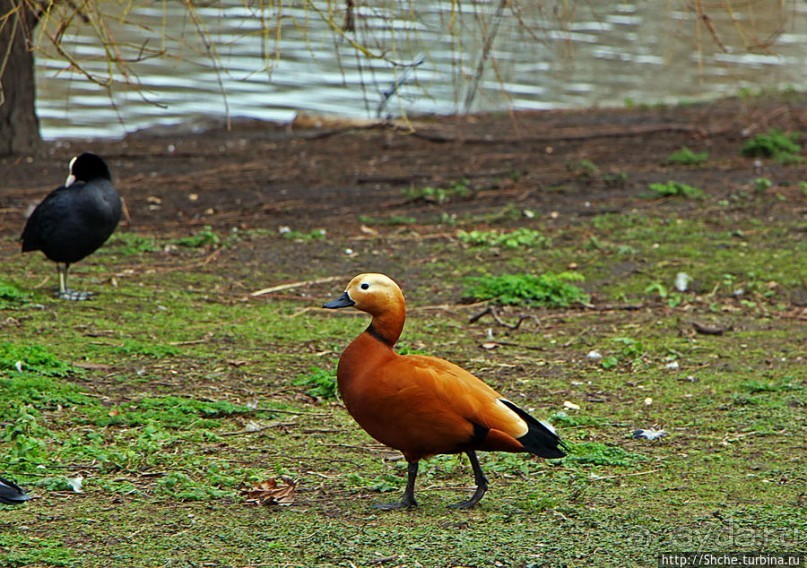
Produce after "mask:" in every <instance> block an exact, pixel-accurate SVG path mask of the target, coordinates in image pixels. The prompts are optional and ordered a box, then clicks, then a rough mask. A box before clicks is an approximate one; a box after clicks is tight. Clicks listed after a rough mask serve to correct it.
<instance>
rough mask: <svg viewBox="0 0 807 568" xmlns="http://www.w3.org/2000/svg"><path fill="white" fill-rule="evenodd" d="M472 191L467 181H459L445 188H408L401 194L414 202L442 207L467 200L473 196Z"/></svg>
mask: <svg viewBox="0 0 807 568" xmlns="http://www.w3.org/2000/svg"><path fill="white" fill-rule="evenodd" d="M473 193H474V191H473V189H472V188H471V186H470V184H469V182H468V180H466V179H461V180H459V181H456V182H454V183H453V184H451V185H449V186H447V187H432V186H426V187H410V188H407V189H405V190H404V192H403V194H404V196H405V197H406V198H407V199H410V200H411V201H414V202H426V203H435V204H437V205H442V204H444V203H447V202H449V201H451V200H456V199H467V198H469V197H472V196H473Z"/></svg>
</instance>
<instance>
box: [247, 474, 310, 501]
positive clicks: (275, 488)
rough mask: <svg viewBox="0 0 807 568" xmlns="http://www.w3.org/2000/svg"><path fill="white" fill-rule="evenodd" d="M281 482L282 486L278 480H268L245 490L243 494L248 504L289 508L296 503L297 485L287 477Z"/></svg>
mask: <svg viewBox="0 0 807 568" xmlns="http://www.w3.org/2000/svg"><path fill="white" fill-rule="evenodd" d="M280 481H281V483H282V484H279V483H278V480H277V479H267V480H265V481H261V482H258V483H256V484H255V485H254V486H252V488H251V489H245V490H243V491H242V493H243V494H244V496H245V497H246V498H247V503H254V504H255V505H281V506H284V507H288V506H289V505H291V504H292V503H294V499H295V496H296V494H297V484H296V483H295V482H294V481H293V480H291V479H289V478H287V477H283V478H281V479H280Z"/></svg>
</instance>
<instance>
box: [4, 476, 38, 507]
mask: <svg viewBox="0 0 807 568" xmlns="http://www.w3.org/2000/svg"><path fill="white" fill-rule="evenodd" d="M30 498H31V496H30V495H28V494H27V493H26V492H25V491H23V490H22V489H21V488H20V486H19V485H17V484H16V483H14V482H13V481H9V480H8V479H3V478H2V477H0V503H5V504H6V505H19V504H20V503H24V502H26V501H28V499H30Z"/></svg>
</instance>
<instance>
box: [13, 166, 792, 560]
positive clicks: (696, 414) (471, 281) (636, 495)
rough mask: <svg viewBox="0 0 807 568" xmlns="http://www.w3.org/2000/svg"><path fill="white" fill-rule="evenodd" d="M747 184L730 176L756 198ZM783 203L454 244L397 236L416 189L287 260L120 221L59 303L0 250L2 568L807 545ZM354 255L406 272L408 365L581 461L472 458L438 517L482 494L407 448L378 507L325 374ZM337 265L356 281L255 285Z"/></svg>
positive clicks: (341, 322) (506, 226) (639, 553)
mask: <svg viewBox="0 0 807 568" xmlns="http://www.w3.org/2000/svg"><path fill="white" fill-rule="evenodd" d="M661 159H663V156H659V157H658V158H657V159H655V160H654V162H653V163H656V164H658V163H659V161H660V160H661ZM630 173H631V175H633V172H632V171H631V172H630ZM568 175H569V176H575V177H576V176H577V174H576V173H575V172H569V173H568ZM527 177H528V178H529V176H527ZM741 177H742V176H741ZM748 179H749V178H748V177H747V176H745V177H742V180H743V181H742V184H745V187H742V186H740V185H737V186H736V187H733V188H730V190H731V191H736V192H737V195H740V194H741V193H743V192H745V193H749V192H747V189H748V188H747V183H748ZM738 183H739V182H738ZM780 187H781V186H779V185H777V190H778V189H779V188H780ZM791 189H792V190H793V193H792V194H793V195H796V194H797V193H798V191H799V190H798V188H796V187H793V188H791ZM535 191H538V190H535ZM775 193H776V191H758V192H750V195H748V196H747V197H743V198H737V199H735V198H734V197H733V196H732V195H729V196H728V197H726V196H725V195H723V196H721V197H720V199H724V198H725V199H726V200H727V201H728V204H726V205H723V204H721V202H720V201H719V200H718V198H717V197H713V196H710V195H708V194H706V195H704V196H703V198H702V199H703V206H701V204H700V203H698V204H697V205H695V204H693V203H691V202H687V200H685V199H681V200H677V199H671V200H666V201H665V202H662V203H659V204H653V206H652V207H650V206H648V204H647V202H645V201H643V200H641V199H635V200H633V201H631V202H630V206H626V207H623V208H621V210H622V211H623V212H618V213H597V212H596V211H594V210H591V211H590V213H591V214H588V215H586V216H585V217H581V218H580V219H579V220H574V219H572V220H568V221H567V219H569V217H567V216H566V215H565V214H564V215H561V216H560V217H559V218H558V219H555V220H551V221H550V220H546V222H543V223H541V222H539V221H541V218H538V219H536V218H532V219H526V218H524V217H522V216H521V215H511V214H509V213H508V214H506V215H502V214H500V213H501V211H502V209H501V207H502V203H501V202H498V203H495V204H492V205H491V206H490V210H489V211H487V212H484V211H483V212H481V213H480V212H478V211H477V213H476V214H477V215H478V217H476V218H474V219H476V222H477V224H478V226H474V222H473V219H471V218H468V219H467V222H463V229H464V230H465V231H466V233H467V234H468V235H474V234H475V236H474V237H473V239H475V240H476V241H478V242H479V244H476V243H472V242H468V246H458V245H457V242H456V241H457V240H458V239H459V237H456V238H455V235H457V233H455V230H450V231H448V232H446V229H445V227H440V226H433V225H417V224H415V223H414V222H410V220H409V219H410V213H411V218H415V217H416V214H417V212H418V210H419V208H422V209H428V210H429V212H430V214H432V215H433V214H434V208H433V207H432V204H431V203H429V204H428V206H427V207H423V206H422V203H413V204H409V205H407V206H405V207H404V209H403V210H401V209H398V210H390V211H389V212H388V215H387V214H386V213H385V215H386V216H384V217H380V219H389V220H390V225H391V226H392V227H391V228H389V230H388V231H385V224H384V223H382V222H378V223H375V225H378V227H376V228H377V229H378V230H379V233H380V235H378V236H375V235H373V236H367V235H365V234H362V233H361V232H360V231H359V230H357V229H355V227H352V228H351V229H350V230H347V231H343V232H339V231H331V230H329V232H328V236H327V238H323V239H318V238H312V239H311V240H310V242H308V244H307V245H306V246H303V247H301V246H299V244H297V243H296V242H295V241H294V240H287V239H284V238H279V237H278V236H277V233H276V231H275V230H274V228H273V229H272V230H267V231H263V232H262V231H258V230H255V231H254V232H251V233H249V234H248V235H247V234H246V231H245V232H243V233H239V234H238V238H235V237H234V236H233V233H228V232H226V231H225V230H223V229H221V228H218V227H217V228H210V229H207V228H204V229H203V230H201V231H200V232H198V233H196V234H195V236H196V237H197V238H196V239H195V240H194V243H195V245H194V246H180V247H179V249H178V250H176V247H178V246H179V245H178V244H177V242H176V240H175V239H176V235H173V234H168V233H165V234H154V235H149V236H140V235H137V234H135V233H127V234H128V235H130V236H125V237H124V236H123V235H122V234H119V235H117V237H116V239H115V240H114V241H112V242H111V243H110V244H109V246H108V248H105V249H102V251H99V254H97V255H94V256H93V257H91V258H90V259H88V260H87V261H85V262H84V263H80V264H78V265H77V266H76V268H75V272H74V273H73V276H72V278H74V282H78V283H80V285H81V286H82V287H86V288H88V289H93V290H95V291H98V292H100V294H99V295H98V297H97V298H96V299H94V300H93V301H91V302H84V303H66V302H61V301H57V300H55V299H53V298H52V297H51V295H50V291H51V289H52V285H53V281H52V279H53V277H54V275H53V272H54V271H53V270H52V266H51V265H50V263H48V262H46V261H44V260H42V259H41V258H39V257H35V256H31V255H28V256H24V257H21V256H20V255H18V254H16V253H17V242H16V240H15V237H16V235H11V236H7V237H5V238H3V239H2V240H0V249H2V250H3V252H6V253H8V254H7V255H6V257H5V258H6V259H7V260H6V261H5V263H4V272H3V274H2V276H0V333H2V334H3V336H2V337H3V338H2V340H0V464H2V469H1V470H0V474H1V475H3V476H8V477H11V478H13V479H15V480H16V481H18V482H19V483H21V484H22V485H23V486H24V487H25V488H26V489H27V490H28V491H29V492H31V493H33V494H34V495H35V496H36V498H35V499H34V500H33V501H31V502H29V503H27V504H25V505H22V506H19V507H11V506H5V505H0V518H2V521H1V523H2V530H0V566H2V567H7V566H10V567H16V566H32V565H36V566H40V565H41V566H87V567H90V568H93V567H101V566H131V567H141V566H143V567H146V566H149V567H150V566H167V565H175V566H191V565H227V566H247V565H272V566H348V565H351V563H352V564H355V565H358V566H370V565H391V564H395V565H401V566H418V565H421V566H458V565H462V566H474V567H476V566H480V567H481V566H491V565H497V564H498V565H502V566H601V565H603V566H604V565H615V564H618V565H620V566H647V565H655V563H656V558H657V555H658V554H660V553H662V552H683V551H690V550H711V551H735V552H736V551H758V550H763V551H798V550H803V549H804V545H805V542H804V535H805V534H807V522H805V519H804V515H803V511H802V503H801V501H802V500H803V487H804V481H805V479H804V473H803V470H804V467H803V463H802V461H803V458H802V456H801V454H799V451H798V450H799V448H800V447H801V445H802V444H803V431H804V412H803V409H804V403H805V389H806V388H807V384H806V383H805V378H804V372H803V370H804V355H803V337H804V333H803V331H804V323H803V321H802V320H801V319H799V318H800V317H802V316H800V314H801V310H802V308H803V301H804V300H803V298H804V297H805V296H804V294H805V286H806V285H807V284H805V279H806V278H807V274H805V271H804V266H807V246H805V242H804V239H803V235H804V227H803V221H802V220H801V219H800V218H798V216H795V215H792V214H790V213H789V211H788V212H785V213H782V211H783V209H784V208H783V206H782V205H781V204H780V202H779V201H778V200H777V196H776V195H774V194H775ZM542 197H543V196H542ZM527 205H533V204H530V203H526V202H524V203H521V202H519V208H518V209H516V212H517V213H518V212H520V211H521V208H522V207H524V206H527ZM609 207H610V204H609ZM409 208H411V210H410V209H409ZM536 210H539V208H538V207H537V206H536ZM759 211H764V212H765V215H764V217H761V216H760V214H759ZM444 213H446V214H453V213H454V212H453V211H451V210H446V211H445V212H444ZM485 213H488V216H485ZM398 215H400V218H399V217H397V216H398ZM352 219H353V220H354V221H355V220H356V219H357V217H356V216H353V217H352ZM404 219H405V220H404ZM460 220H463V217H462V216H460ZM399 221H401V222H403V223H404V224H406V225H413V227H412V231H410V230H408V229H409V227H407V230H406V231H400V227H395V226H394V225H395V224H397V223H398V222H399ZM273 222H274V221H273ZM362 222H364V221H362ZM368 222H369V221H368ZM490 226H494V227H496V228H495V230H490V229H487V228H482V227H490ZM354 229H355V230H354ZM307 231H308V229H305V230H303V231H301V232H302V233H303V234H310V233H307ZM415 231H416V232H417V238H416V239H414V238H413V236H412V234H413V233H414V232H415ZM210 234H212V235H215V236H216V238H213V237H211V236H210ZM514 236H517V237H516V238H515V241H517V242H518V245H517V246H513V247H511V246H508V245H507V244H504V243H505V242H506V239H508V238H511V239H512V238H513V237H514ZM467 238H469V239H471V237H467ZM500 239H504V241H500ZM543 239H546V240H547V243H548V242H549V241H550V240H551V246H547V243H544V241H543ZM522 241H523V242H522ZM413 243H416V245H415V244H413ZM166 245H171V246H173V247H174V249H175V250H166ZM348 247H349V248H351V249H353V250H354V251H355V256H352V257H349V258H346V257H345V255H344V254H343V251H344V249H345V248H348ZM210 248H217V249H226V250H221V251H220V254H216V255H212V256H211V254H210V251H209V249H210ZM104 251H106V252H104ZM12 253H13V254H12ZM107 253H108V254H107ZM571 264H574V265H575V268H574V269H571V268H570V265H571ZM367 269H381V270H384V271H385V272H388V273H389V274H391V275H393V276H395V277H396V278H397V279H398V280H399V281H401V283H402V285H403V288H404V292H405V294H406V296H407V300H408V302H409V313H408V320H407V325H406V328H405V330H404V334H403V336H402V338H401V340H402V345H401V351H402V352H409V353H427V354H434V355H439V356H443V357H445V358H447V359H450V360H452V361H454V362H456V363H458V364H461V365H462V366H463V367H465V368H467V369H469V370H470V371H472V372H473V373H475V374H477V375H478V376H480V377H481V378H483V379H484V380H485V381H486V382H487V383H489V384H490V385H491V386H493V387H494V388H496V389H497V390H499V391H500V392H501V393H502V394H503V395H504V396H507V397H508V398H510V399H512V400H513V401H514V402H516V403H517V404H519V405H520V406H522V407H524V408H525V409H527V410H529V411H530V412H531V413H532V414H534V415H535V416H536V417H537V418H540V419H545V420H548V421H549V422H551V423H552V424H554V426H555V427H556V428H557V430H558V432H559V433H560V434H561V435H562V436H563V438H564V439H565V441H566V442H567V443H568V444H569V446H570V447H571V450H572V451H571V453H570V455H569V456H568V457H566V458H564V459H561V460H550V461H545V460H540V459H532V458H530V457H528V456H525V455H521V454H505V453H481V454H480V460H481V463H482V467H483V469H484V471H485V472H486V475H487V476H488V478H489V480H490V491H489V494H488V495H487V496H486V497H485V499H484V500H483V501H482V502H481V503H480V505H479V507H478V508H476V509H474V510H471V511H457V510H453V509H448V508H447V507H446V505H447V504H449V503H453V502H457V501H459V500H461V499H463V498H467V496H468V495H469V493H470V491H471V490H472V484H473V474H472V471H471V468H470V466H469V464H468V462H467V458H465V456H436V457H434V458H431V459H428V460H424V461H423V462H422V463H421V464H420V472H419V478H418V484H417V488H416V490H417V497H418V500H419V503H420V507H419V508H418V509H416V510H414V511H406V512H400V511H399V512H390V513H384V512H381V511H378V510H376V509H373V508H372V507H371V505H372V504H374V503H378V502H385V501H392V500H395V499H398V498H399V497H400V492H401V491H402V490H403V487H404V485H405V479H406V465H405V463H404V462H403V460H401V459H400V458H399V455H398V454H396V452H393V451H390V450H387V449H385V448H383V447H381V446H379V445H378V444H376V443H375V442H374V441H373V440H371V439H370V438H369V437H368V436H367V435H366V434H365V433H363V432H362V431H361V430H360V429H359V428H358V427H357V426H356V425H355V423H354V422H353V421H352V419H351V418H350V417H349V415H348V414H347V412H346V410H345V409H344V407H343V406H342V405H341V403H340V402H339V400H338V397H337V396H335V395H336V390H335V385H334V383H335V382H334V373H335V368H336V364H337V361H338V357H339V353H340V352H341V351H342V349H344V347H345V346H346V345H347V344H348V342H349V341H350V340H351V339H352V338H353V337H355V336H356V335H357V334H358V333H360V332H361V331H362V330H363V329H365V328H366V326H367V323H368V321H367V318H365V317H363V316H358V317H357V316H356V315H355V314H353V313H351V312H350V311H349V310H340V311H337V312H333V311H326V310H321V309H318V307H319V306H320V305H321V304H322V303H323V302H324V301H326V300H328V299H331V298H333V297H335V296H336V295H338V294H339V293H340V292H341V291H342V290H343V289H344V286H345V284H346V283H347V280H348V279H349V277H350V275H352V274H353V273H358V272H360V271H364V270H367ZM679 272H686V273H687V274H689V275H690V276H691V277H692V281H691V283H690V285H689V287H688V289H687V290H686V291H677V290H676V289H675V287H674V281H675V278H676V274H678V273H679ZM108 274H114V275H116V277H115V280H116V286H113V285H112V283H111V279H109V278H107V277H106V275H108ZM491 274H493V275H494V276H491ZM334 275H344V276H345V281H344V282H342V281H341V280H337V281H328V282H321V283H318V284H311V285H309V286H303V287H299V288H290V289H286V290H283V291H281V292H279V293H278V294H275V295H268V296H260V297H252V296H251V295H250V294H249V293H250V291H252V290H258V289H261V288H264V287H266V286H271V285H274V284H282V283H287V282H298V281H303V280H306V281H314V280H318V279H322V278H325V277H331V276H334ZM540 275H543V279H541V278H540ZM578 275H579V276H584V277H585V280H584V281H582V280H578V278H579V276H578ZM45 278H50V279H51V280H50V281H46V282H43V279H45ZM474 287H478V290H476V291H474ZM468 289H470V290H471V291H474V294H473V297H474V298H476V299H485V300H488V301H493V302H499V303H500V304H502V306H501V307H499V308H498V313H499V317H500V318H501V320H502V321H504V322H509V321H515V318H516V317H517V316H520V315H527V316H532V317H533V319H531V320H528V321H526V322H525V323H524V325H522V326H520V327H519V328H518V329H509V328H507V327H504V326H501V325H498V324H497V323H496V322H494V321H493V320H491V319H490V318H487V319H485V320H480V321H477V322H475V323H469V321H468V320H469V317H470V316H471V315H472V314H475V313H477V312H479V310H480V308H479V306H464V305H461V303H460V300H461V298H462V297H463V296H465V295H468V294H469V292H468ZM581 302H585V304H586V306H584V305H582V304H581ZM564 306H566V307H564ZM694 322H697V323H700V324H704V325H707V326H712V327H717V328H720V329H722V330H724V332H723V333H722V335H703V334H699V333H697V332H696V331H694V326H693V323H694ZM488 330H490V331H488ZM489 336H492V339H490V338H489ZM490 344H492V345H493V347H492V348H488V347H491V345H490ZM481 345H482V346H484V348H480V346H481ZM594 350H596V351H598V352H599V353H600V354H601V358H600V359H598V360H595V359H589V358H587V354H588V353H590V352H591V351H594ZM672 363H675V365H671V364H672ZM566 401H568V402H570V403H572V404H571V405H566V406H564V402H566ZM637 428H663V429H664V430H665V432H667V434H668V435H667V436H666V437H664V438H663V439H661V440H660V441H654V442H651V441H647V440H642V439H638V440H637V439H633V438H632V437H631V433H632V432H633V430H635V429H637ZM79 476H81V477H82V478H83V484H82V491H83V493H76V492H75V491H74V490H73V489H72V488H71V485H70V480H73V479H76V478H77V477H79ZM283 477H286V478H289V479H292V480H294V481H295V482H296V484H297V492H296V495H295V500H294V503H293V504H291V505H289V506H287V507H278V506H256V505H251V504H249V503H247V501H246V499H245V497H244V490H245V489H248V488H250V487H254V486H255V484H258V483H261V482H264V481H268V480H276V479H282V478H283ZM388 559H392V560H388ZM615 559H617V560H615Z"/></svg>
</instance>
